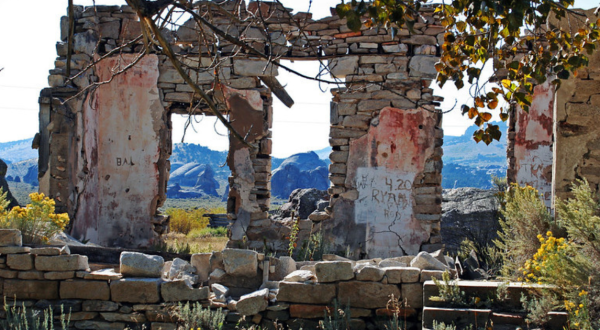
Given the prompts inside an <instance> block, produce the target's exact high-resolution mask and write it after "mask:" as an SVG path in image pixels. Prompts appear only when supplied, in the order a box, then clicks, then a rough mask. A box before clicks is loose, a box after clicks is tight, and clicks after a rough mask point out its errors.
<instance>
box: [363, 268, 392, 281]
mask: <svg viewBox="0 0 600 330" xmlns="http://www.w3.org/2000/svg"><path fill="white" fill-rule="evenodd" d="M384 274H385V270H383V269H381V268H378V267H374V266H365V267H363V268H362V269H361V270H359V271H358V273H357V274H356V279H357V280H358V281H368V282H379V281H381V279H382V278H383V275H384Z"/></svg>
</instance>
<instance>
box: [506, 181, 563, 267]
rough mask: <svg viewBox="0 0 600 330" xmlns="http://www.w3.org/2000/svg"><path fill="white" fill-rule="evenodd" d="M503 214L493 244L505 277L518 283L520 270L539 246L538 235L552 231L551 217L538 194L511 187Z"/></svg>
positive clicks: (528, 188)
mask: <svg viewBox="0 0 600 330" xmlns="http://www.w3.org/2000/svg"><path fill="white" fill-rule="evenodd" d="M505 201H506V203H505V205H504V208H503V209H502V210H500V213H501V214H502V216H503V218H504V219H500V221H499V223H500V228H501V231H499V232H498V239H497V240H495V241H494V243H495V244H496V246H497V247H498V248H499V249H500V250H501V251H502V252H503V254H502V270H501V273H502V275H504V276H506V277H508V278H513V279H516V278H517V277H518V276H519V268H521V267H522V266H523V265H524V264H525V261H526V260H527V259H529V257H530V256H532V255H534V254H535V253H536V251H537V249H538V247H539V246H540V244H539V240H538V238H537V235H538V234H539V233H545V232H546V231H547V230H548V228H549V227H550V223H551V221H552V216H551V215H550V213H549V212H548V209H547V208H546V205H545V204H544V202H543V201H542V199H541V198H540V195H539V193H538V192H537V190H535V189H534V188H532V187H530V186H526V187H519V186H518V185H517V184H512V185H511V187H510V189H509V190H508V191H507V193H506V194H505Z"/></svg>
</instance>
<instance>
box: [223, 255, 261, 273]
mask: <svg viewBox="0 0 600 330" xmlns="http://www.w3.org/2000/svg"><path fill="white" fill-rule="evenodd" d="M223 264H224V266H225V272H226V273H227V274H229V275H234V276H245V277H253V276H256V275H257V270H258V253H256V252H255V251H251V250H242V249H225V250H223Z"/></svg>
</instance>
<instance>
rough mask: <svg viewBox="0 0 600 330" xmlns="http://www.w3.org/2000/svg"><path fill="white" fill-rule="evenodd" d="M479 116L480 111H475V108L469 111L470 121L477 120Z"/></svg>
mask: <svg viewBox="0 0 600 330" xmlns="http://www.w3.org/2000/svg"><path fill="white" fill-rule="evenodd" d="M478 114H479V111H477V109H475V108H471V109H469V113H468V116H469V119H473V118H475V116H477V115H478Z"/></svg>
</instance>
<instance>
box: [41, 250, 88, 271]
mask: <svg viewBox="0 0 600 330" xmlns="http://www.w3.org/2000/svg"><path fill="white" fill-rule="evenodd" d="M88 268H90V266H89V265H88V257H87V256H82V255H78V254H72V255H63V256H37V257H36V258H35V269H37V270H41V271H47V272H66V271H70V270H86V269H88Z"/></svg>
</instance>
